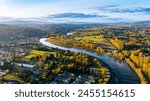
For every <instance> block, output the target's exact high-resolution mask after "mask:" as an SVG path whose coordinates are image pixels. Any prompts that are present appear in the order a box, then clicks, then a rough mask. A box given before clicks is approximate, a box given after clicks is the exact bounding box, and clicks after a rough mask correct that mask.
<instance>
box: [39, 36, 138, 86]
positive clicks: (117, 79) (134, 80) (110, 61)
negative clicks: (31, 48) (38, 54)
mask: <svg viewBox="0 0 150 101" xmlns="http://www.w3.org/2000/svg"><path fill="white" fill-rule="evenodd" d="M39 41H40V43H42V44H43V45H44V46H47V47H51V48H57V49H60V50H69V51H72V52H82V53H84V54H88V55H90V56H93V57H96V58H98V59H100V60H101V61H103V62H104V63H105V64H107V65H108V66H109V68H110V70H111V71H112V72H111V74H112V75H111V76H112V77H111V80H110V82H109V83H111V84H112V83H113V84H139V83H140V81H139V78H138V76H137V75H136V73H135V72H134V71H133V70H131V68H130V66H129V65H128V64H127V63H126V62H125V61H121V60H119V59H116V58H114V57H111V56H109V55H107V54H103V55H99V54H97V53H93V52H89V51H86V50H84V49H76V48H65V47H62V46H58V45H54V44H52V43H50V42H48V41H47V38H42V39H40V40H39Z"/></svg>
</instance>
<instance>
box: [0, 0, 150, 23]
mask: <svg viewBox="0 0 150 101" xmlns="http://www.w3.org/2000/svg"><path fill="white" fill-rule="evenodd" d="M12 20H25V21H43V22H55V23H65V22H94V23H112V22H113V23H115V22H136V21H147V20H150V0H0V21H12Z"/></svg>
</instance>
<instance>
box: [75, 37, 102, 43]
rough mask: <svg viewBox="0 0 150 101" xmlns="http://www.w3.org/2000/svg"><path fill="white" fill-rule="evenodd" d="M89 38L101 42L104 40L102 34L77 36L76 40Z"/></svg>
mask: <svg viewBox="0 0 150 101" xmlns="http://www.w3.org/2000/svg"><path fill="white" fill-rule="evenodd" d="M81 39H82V40H88V41H93V42H101V41H102V40H103V38H102V36H83V37H76V38H75V40H81Z"/></svg>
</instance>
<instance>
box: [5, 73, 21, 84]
mask: <svg viewBox="0 0 150 101" xmlns="http://www.w3.org/2000/svg"><path fill="white" fill-rule="evenodd" d="M3 79H5V80H14V81H19V82H21V80H20V79H19V78H18V77H17V76H15V75H14V74H7V75H6V76H4V77H3Z"/></svg>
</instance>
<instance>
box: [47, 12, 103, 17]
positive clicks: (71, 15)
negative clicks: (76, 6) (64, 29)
mask: <svg viewBox="0 0 150 101" xmlns="http://www.w3.org/2000/svg"><path fill="white" fill-rule="evenodd" d="M96 17H106V16H104V15H96V14H84V13H60V14H54V15H50V16H48V17H47V18H96Z"/></svg>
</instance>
